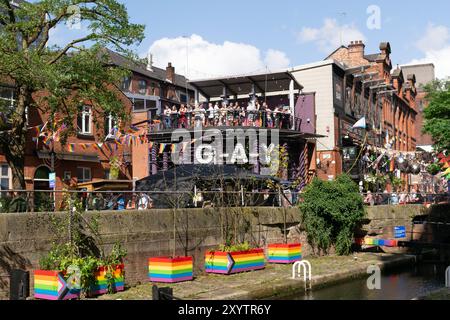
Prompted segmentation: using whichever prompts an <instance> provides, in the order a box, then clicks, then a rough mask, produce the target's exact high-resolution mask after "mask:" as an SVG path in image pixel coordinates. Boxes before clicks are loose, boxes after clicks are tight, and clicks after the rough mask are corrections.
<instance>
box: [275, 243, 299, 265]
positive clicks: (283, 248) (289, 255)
mask: <svg viewBox="0 0 450 320" xmlns="http://www.w3.org/2000/svg"><path fill="white" fill-rule="evenodd" d="M267 257H268V258H267V262H268V263H278V264H291V263H294V262H297V261H300V260H302V245H301V244H300V243H294V244H269V246H268V248H267Z"/></svg>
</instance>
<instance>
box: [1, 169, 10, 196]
mask: <svg viewBox="0 0 450 320" xmlns="http://www.w3.org/2000/svg"><path fill="white" fill-rule="evenodd" d="M9 180H10V179H9V166H8V165H7V164H2V165H1V168H0V191H6V190H9ZM2 195H3V194H0V196H2Z"/></svg>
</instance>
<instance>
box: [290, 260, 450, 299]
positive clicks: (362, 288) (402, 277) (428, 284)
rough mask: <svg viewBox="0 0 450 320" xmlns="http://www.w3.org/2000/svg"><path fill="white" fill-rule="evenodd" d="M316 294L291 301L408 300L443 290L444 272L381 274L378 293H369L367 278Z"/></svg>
mask: <svg viewBox="0 0 450 320" xmlns="http://www.w3.org/2000/svg"><path fill="white" fill-rule="evenodd" d="M368 277H369V275H368V276H367V277H365V278H361V279H359V280H352V281H350V282H346V283H343V284H339V285H336V286H333V287H329V288H324V289H320V290H316V291H313V292H310V293H308V294H307V296H302V297H293V299H294V300H411V299H414V298H417V297H420V296H423V295H426V294H427V293H429V292H431V291H434V290H438V289H440V288H443V287H444V286H445V268H444V266H436V265H420V266H417V267H412V268H407V269H404V268H403V269H401V270H392V271H389V273H386V272H382V279H381V290H369V289H368V288H367V278H368Z"/></svg>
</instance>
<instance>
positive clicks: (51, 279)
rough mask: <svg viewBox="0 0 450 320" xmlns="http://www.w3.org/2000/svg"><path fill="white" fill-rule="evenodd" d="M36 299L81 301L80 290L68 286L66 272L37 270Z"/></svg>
mask: <svg viewBox="0 0 450 320" xmlns="http://www.w3.org/2000/svg"><path fill="white" fill-rule="evenodd" d="M33 273H34V275H33V276H34V297H35V298H36V299H41V300H74V299H79V298H80V294H81V289H80V288H73V287H71V286H69V284H68V278H67V277H66V276H65V275H64V274H65V272H61V271H55V270H35V271H34V272H33Z"/></svg>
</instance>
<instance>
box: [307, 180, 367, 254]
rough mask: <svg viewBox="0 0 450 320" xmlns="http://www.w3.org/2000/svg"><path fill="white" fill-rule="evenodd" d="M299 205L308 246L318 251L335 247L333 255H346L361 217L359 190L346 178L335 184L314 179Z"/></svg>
mask: <svg viewBox="0 0 450 320" xmlns="http://www.w3.org/2000/svg"><path fill="white" fill-rule="evenodd" d="M303 199H304V201H303V202H302V203H301V204H300V209H301V213H302V215H303V223H304V226H305V229H306V232H307V235H308V242H309V243H310V244H311V245H312V246H313V248H315V249H318V251H319V252H320V251H322V252H327V251H328V250H329V249H330V248H331V247H332V246H335V248H336V253H337V254H339V255H346V254H349V253H350V249H351V246H352V243H353V237H354V231H355V229H356V227H357V226H358V224H359V223H360V222H361V220H362V219H363V218H364V216H365V209H364V203H363V199H362V197H361V195H360V194H359V188H358V185H357V184H356V183H354V182H353V181H352V179H351V178H350V177H349V176H348V175H342V176H339V177H338V178H337V179H336V180H335V181H322V180H320V179H317V178H316V179H314V180H313V182H312V183H311V184H310V185H309V186H308V187H306V189H305V192H304V194H303Z"/></svg>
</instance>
